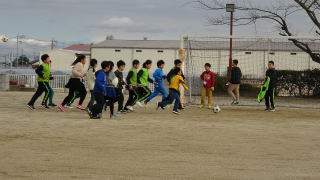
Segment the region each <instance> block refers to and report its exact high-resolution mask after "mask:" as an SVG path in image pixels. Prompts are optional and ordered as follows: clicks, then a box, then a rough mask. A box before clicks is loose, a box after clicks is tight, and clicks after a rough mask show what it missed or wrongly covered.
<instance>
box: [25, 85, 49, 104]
mask: <svg viewBox="0 0 320 180" xmlns="http://www.w3.org/2000/svg"><path fill="white" fill-rule="evenodd" d="M44 91H45V87H44V85H43V82H38V89H37V91H36V92H35V93H34V95H33V96H32V98H31V100H30V101H29V102H28V105H31V106H33V105H34V103H35V102H36V100H37V99H38V98H39V97H40V96H41V95H42V93H43V92H44Z"/></svg>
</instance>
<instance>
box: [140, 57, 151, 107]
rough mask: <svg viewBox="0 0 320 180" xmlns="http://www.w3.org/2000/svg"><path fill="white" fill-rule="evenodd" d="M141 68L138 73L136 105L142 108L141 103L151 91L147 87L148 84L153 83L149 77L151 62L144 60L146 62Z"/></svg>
mask: <svg viewBox="0 0 320 180" xmlns="http://www.w3.org/2000/svg"><path fill="white" fill-rule="evenodd" d="M142 66H143V67H142V68H141V69H140V71H139V72H138V77H137V80H138V94H139V95H138V96H139V99H138V101H137V104H138V105H139V106H140V107H142V104H141V102H142V101H144V100H146V99H147V98H148V97H149V96H150V95H151V91H150V89H149V87H148V85H149V82H150V83H153V80H152V79H151V78H150V77H149V69H151V66H152V61H151V60H146V62H144V63H143V65H142Z"/></svg>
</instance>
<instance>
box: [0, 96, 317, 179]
mask: <svg viewBox="0 0 320 180" xmlns="http://www.w3.org/2000/svg"><path fill="white" fill-rule="evenodd" d="M31 96H32V93H25V92H1V93H0V102H1V103H0V179H1V180H20V179H22V180H24V179H27V180H29V179H30V180H35V179H39V180H47V179H49V180H51V179H52V180H58V179H67V180H69V179H84V180H91V179H96V180H102V179H103V180H105V179H110V180H112V179H121V180H122V179H139V180H140V179H146V180H149V179H196V180H198V179H218V180H220V179H222V180H229V179H241V180H242V179H246V180H247V179H248V180H251V179H252V180H257V179H258V180H270V179H279V180H280V179H281V180H282V179H284V180H289V179H290V180H291V179H297V180H298V179H299V180H300V179H304V180H308V179H314V180H318V179H320V112H319V110H317V109H313V110H312V109H305V110H303V109H287V108H279V109H278V111H277V112H275V113H270V112H264V111H263V110H262V109H261V108H263V107H222V109H223V110H222V112H221V113H219V114H214V113H213V112H212V111H210V110H203V109H198V108H196V107H189V108H188V109H187V110H186V111H184V112H183V113H182V115H179V116H177V115H174V114H172V113H171V111H169V110H165V111H156V110H155V108H154V104H150V107H148V108H140V109H137V111H136V112H134V113H130V114H126V115H122V116H121V117H120V118H119V119H117V120H110V119H108V118H107V114H105V117H104V119H102V120H90V119H89V118H88V116H87V115H86V113H85V112H81V111H80V110H76V109H71V110H69V111H68V112H66V113H62V112H59V111H58V110H57V109H51V110H41V109H37V110H35V111H31V110H29V109H27V108H26V106H25V104H26V102H27V101H28V100H29V98H31ZM63 96H65V94H62V93H61V94H59V93H57V96H56V99H58V100H56V102H59V101H60V102H61V99H62V97H63ZM37 103H40V102H39V101H38V102H37Z"/></svg>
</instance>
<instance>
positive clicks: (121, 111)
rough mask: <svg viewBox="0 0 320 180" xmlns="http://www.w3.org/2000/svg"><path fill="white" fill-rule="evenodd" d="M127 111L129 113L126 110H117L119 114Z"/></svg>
mask: <svg viewBox="0 0 320 180" xmlns="http://www.w3.org/2000/svg"><path fill="white" fill-rule="evenodd" d="M126 113H127V111H126V110H120V111H118V112H117V114H126Z"/></svg>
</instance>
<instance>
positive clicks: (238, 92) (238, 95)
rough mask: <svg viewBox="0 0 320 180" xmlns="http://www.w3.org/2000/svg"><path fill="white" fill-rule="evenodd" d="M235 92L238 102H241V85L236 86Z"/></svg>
mask: <svg viewBox="0 0 320 180" xmlns="http://www.w3.org/2000/svg"><path fill="white" fill-rule="evenodd" d="M234 91H235V97H236V101H237V102H239V100H240V84H236V85H235V90H234Z"/></svg>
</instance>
